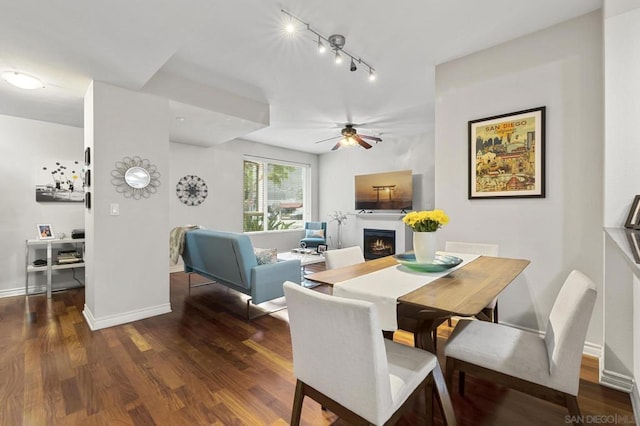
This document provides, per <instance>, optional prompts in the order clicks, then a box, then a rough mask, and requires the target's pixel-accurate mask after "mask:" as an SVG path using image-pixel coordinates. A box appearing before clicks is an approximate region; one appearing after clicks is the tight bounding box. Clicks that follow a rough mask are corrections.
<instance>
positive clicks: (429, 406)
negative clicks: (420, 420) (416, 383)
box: [424, 374, 435, 426]
mask: <svg viewBox="0 0 640 426" xmlns="http://www.w3.org/2000/svg"><path fill="white" fill-rule="evenodd" d="M434 386H435V383H434V381H433V374H429V377H428V380H427V382H426V383H425V386H424V404H425V408H426V411H427V417H426V420H427V425H428V426H432V425H433V396H434V394H433V387H434Z"/></svg>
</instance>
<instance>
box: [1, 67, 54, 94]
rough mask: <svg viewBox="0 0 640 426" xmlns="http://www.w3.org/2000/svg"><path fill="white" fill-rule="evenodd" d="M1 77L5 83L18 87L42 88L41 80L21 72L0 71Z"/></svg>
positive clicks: (28, 88)
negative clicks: (0, 72)
mask: <svg viewBox="0 0 640 426" xmlns="http://www.w3.org/2000/svg"><path fill="white" fill-rule="evenodd" d="M2 78H3V79H4V80H5V81H6V82H7V83H9V84H11V85H12V86H15V87H18V88H20V89H26V90H33V89H42V88H44V84H43V83H42V80H40V79H39V78H37V77H34V76H32V75H29V74H25V73H23V72H18V71H5V72H3V73H2Z"/></svg>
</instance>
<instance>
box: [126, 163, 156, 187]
mask: <svg viewBox="0 0 640 426" xmlns="http://www.w3.org/2000/svg"><path fill="white" fill-rule="evenodd" d="M124 180H125V181H126V182H127V185H129V186H130V187H132V188H135V189H142V188H146V187H147V185H149V182H151V175H150V174H149V172H148V171H147V170H146V169H144V168H142V167H138V166H136V167H131V168H129V169H127V171H126V172H125V174H124Z"/></svg>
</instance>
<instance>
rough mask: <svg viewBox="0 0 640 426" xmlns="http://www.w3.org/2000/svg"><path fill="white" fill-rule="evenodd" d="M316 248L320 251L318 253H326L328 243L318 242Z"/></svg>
mask: <svg viewBox="0 0 640 426" xmlns="http://www.w3.org/2000/svg"><path fill="white" fill-rule="evenodd" d="M316 250H317V251H318V253H324V252H325V251H327V245H326V244H318V247H317V248H316Z"/></svg>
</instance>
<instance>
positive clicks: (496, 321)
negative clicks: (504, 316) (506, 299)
mask: <svg viewBox="0 0 640 426" xmlns="http://www.w3.org/2000/svg"><path fill="white" fill-rule="evenodd" d="M492 317H493V322H495V323H496V324H497V323H498V301H497V300H496V306H494V308H493V315H492Z"/></svg>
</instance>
